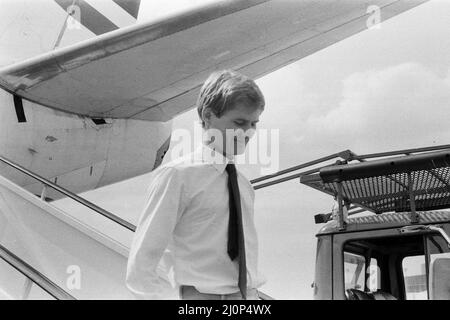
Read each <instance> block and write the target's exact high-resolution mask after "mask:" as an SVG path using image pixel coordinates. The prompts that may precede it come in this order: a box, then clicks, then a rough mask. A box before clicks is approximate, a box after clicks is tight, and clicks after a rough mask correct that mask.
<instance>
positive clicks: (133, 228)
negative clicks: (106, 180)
mask: <svg viewBox="0 0 450 320" xmlns="http://www.w3.org/2000/svg"><path fill="white" fill-rule="evenodd" d="M0 161H2V162H3V163H5V164H7V165H9V166H10V167H13V168H15V169H17V170H19V171H21V172H22V173H24V174H26V175H28V176H29V177H32V178H33V179H35V180H38V181H40V182H41V183H43V184H44V185H46V186H49V187H51V188H53V189H55V190H56V191H58V192H61V193H62V194H64V195H65V196H67V197H69V198H71V199H72V200H75V201H76V202H78V203H80V204H82V205H84V206H86V207H88V208H89V209H91V210H93V211H95V212H97V213H99V214H101V215H102V216H104V217H106V218H108V219H110V220H112V221H114V222H115V223H117V224H119V225H121V226H122V227H124V228H127V229H128V230H131V231H133V232H134V231H136V226H135V225H133V224H131V223H129V222H128V221H126V220H124V219H122V218H120V217H118V216H116V215H115V214H112V213H111V212H108V211H106V210H105V209H103V208H100V207H99V206H96V205H95V204H93V203H92V202H90V201H88V200H86V199H84V198H82V197H80V196H77V195H76V194H74V193H72V192H70V191H69V190H67V189H64V188H63V187H61V186H59V185H57V184H55V183H53V182H51V181H49V180H47V179H45V178H43V177H41V176H40V175H38V174H36V173H34V172H32V171H30V170H28V169H26V168H24V167H22V166H21V165H18V164H17V163H14V162H12V161H11V160H8V159H6V158H4V157H2V156H0Z"/></svg>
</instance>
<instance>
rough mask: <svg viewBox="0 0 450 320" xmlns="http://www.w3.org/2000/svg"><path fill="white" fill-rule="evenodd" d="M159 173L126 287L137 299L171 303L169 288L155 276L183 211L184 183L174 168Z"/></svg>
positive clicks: (135, 241) (133, 251)
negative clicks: (168, 300)
mask: <svg viewBox="0 0 450 320" xmlns="http://www.w3.org/2000/svg"><path fill="white" fill-rule="evenodd" d="M157 170H158V169H157ZM158 171H159V172H157V174H156V175H155V176H154V178H153V179H152V183H151V185H150V187H149V196H148V198H147V199H148V201H147V204H146V207H145V209H144V211H143V213H142V215H141V217H140V219H139V223H138V226H137V229H136V232H135V234H134V237H133V242H132V245H131V248H130V254H129V257H128V264H127V276H126V285H127V287H128V289H129V290H130V291H131V292H132V293H133V294H134V295H135V297H136V298H137V299H152V300H156V299H170V298H172V297H173V292H174V288H173V287H172V285H171V284H170V283H169V282H168V281H167V280H163V279H162V278H161V277H159V276H158V273H157V269H158V264H159V262H160V260H161V258H162V256H163V254H164V251H165V250H166V248H167V246H168V244H169V242H170V240H171V239H172V233H173V231H174V229H175V226H176V224H177V222H178V220H179V218H180V216H181V213H182V211H183V209H184V191H183V180H182V179H181V178H180V173H179V172H178V171H177V169H176V168H173V167H162V168H160V170H158ZM155 173H156V172H155Z"/></svg>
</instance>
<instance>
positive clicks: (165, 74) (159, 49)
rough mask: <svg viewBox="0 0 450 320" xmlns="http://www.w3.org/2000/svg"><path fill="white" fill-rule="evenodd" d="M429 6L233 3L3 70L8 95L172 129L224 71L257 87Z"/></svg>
mask: <svg viewBox="0 0 450 320" xmlns="http://www.w3.org/2000/svg"><path fill="white" fill-rule="evenodd" d="M426 1H427V0H323V1H317V0H303V1H300V0H227V1H217V2H214V3H209V4H208V5H204V6H201V7H197V8H195V9H192V10H189V11H184V12H182V13H178V14H176V15H172V16H169V17H166V18H164V19H160V20H157V21H150V22H146V23H141V24H135V25H132V26H129V27H125V28H123V29H118V30H114V31H111V32H108V33H105V34H103V35H100V36H97V37H95V38H92V39H89V40H86V41H83V42H80V43H77V44H75V45H71V46H69V47H65V48H61V49H56V50H54V51H51V52H49V53H46V54H43V55H40V56H38V57H35V58H32V59H28V60H25V61H23V62H19V63H16V64H14V65H10V66H7V67H4V68H2V69H1V70H0V86H1V87H3V88H5V89H6V90H8V91H10V92H13V93H15V94H17V95H20V96H22V97H23V98H25V99H28V100H31V101H34V102H37V103H40V104H42V105H45V106H47V107H50V108H54V109H58V110H63V111H66V112H71V113H75V114H80V115H85V116H90V117H101V118H132V119H142V120H149V121H167V120H169V119H171V118H173V117H174V116H175V115H177V114H179V113H182V112H183V111H186V110H188V109H190V108H191V107H192V106H193V105H194V104H195V101H196V97H197V95H198V91H199V87H200V86H201V84H202V82H203V81H204V80H205V79H206V77H207V76H208V75H209V74H210V73H211V72H212V71H214V70H217V69H224V68H232V69H234V70H237V71H239V72H242V73H244V74H246V75H248V76H251V77H253V78H258V77H261V76H263V75H265V74H267V73H270V72H272V71H275V70H276V69H279V68H280V67H282V66H284V65H286V64H289V63H291V62H294V61H296V60H298V59H301V58H303V57H305V56H307V55H310V54H312V53H314V52H316V51H318V50H321V49H323V48H325V47H327V46H329V45H331V44H333V43H335V42H338V41H340V40H343V39H345V38H347V37H349V36H351V35H353V34H355V33H358V32H360V31H363V30H365V29H367V21H368V20H369V19H370V17H371V16H372V15H373V12H371V11H368V8H369V7H370V8H374V7H373V6H374V5H375V6H378V7H379V8H380V10H381V12H380V15H381V16H380V17H381V21H385V20H386V19H388V18H390V17H393V16H395V15H397V14H400V13H402V12H404V11H406V10H408V9H410V8H412V7H415V6H417V5H419V4H421V3H423V2H426Z"/></svg>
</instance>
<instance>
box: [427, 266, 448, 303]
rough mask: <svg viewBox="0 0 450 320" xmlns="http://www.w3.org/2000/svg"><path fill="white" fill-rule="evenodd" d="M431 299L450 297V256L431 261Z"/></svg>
mask: <svg viewBox="0 0 450 320" xmlns="http://www.w3.org/2000/svg"><path fill="white" fill-rule="evenodd" d="M430 299H431V300H449V299H450V258H438V259H436V260H434V261H433V262H432V263H431V266H430Z"/></svg>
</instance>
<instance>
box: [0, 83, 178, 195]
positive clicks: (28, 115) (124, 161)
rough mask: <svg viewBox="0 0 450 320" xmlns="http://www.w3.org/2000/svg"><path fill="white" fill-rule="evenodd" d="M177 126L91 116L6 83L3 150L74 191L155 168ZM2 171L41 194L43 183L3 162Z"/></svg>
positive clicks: (0, 101)
mask: <svg viewBox="0 0 450 320" xmlns="http://www.w3.org/2000/svg"><path fill="white" fill-rule="evenodd" d="M19 100H20V101H19ZM20 102H21V103H20ZM21 108H22V109H21ZM171 127H172V126H171V121H168V122H157V121H141V120H130V119H91V118H89V117H83V116H79V115H75V114H70V113H66V112H61V111H57V110H54V109H50V108H46V107H43V106H42V105H39V104H36V103H33V102H30V101H27V100H25V99H20V97H17V98H16V101H14V95H13V94H11V93H9V92H7V91H4V90H1V89H0V155H1V156H3V157H6V158H8V159H10V160H12V161H13V162H16V163H18V164H20V165H22V166H24V167H26V168H28V169H29V170H31V171H33V172H36V173H37V174H39V175H41V176H43V177H45V178H47V179H50V180H51V181H53V182H56V183H57V184H58V185H61V186H63V187H65V188H67V189H69V190H70V191H72V192H83V191H86V190H91V189H95V188H98V187H100V186H105V185H108V184H111V183H114V182H118V181H122V180H125V179H128V178H131V177H134V176H138V175H141V174H144V173H147V172H150V171H152V170H153V169H154V168H155V167H157V166H158V165H159V164H160V163H161V161H162V158H163V156H164V153H165V151H167V149H168V147H169V141H170V134H171ZM0 174H1V175H4V176H5V177H6V178H8V179H10V180H13V181H14V182H16V183H18V184H19V185H21V186H24V187H26V189H27V190H29V191H31V192H33V193H35V194H38V195H39V194H41V191H42V184H40V183H38V182H36V181H35V180H33V179H32V178H30V177H27V176H26V175H24V174H22V173H19V172H18V171H17V170H14V169H12V168H9V167H7V166H6V165H5V164H3V163H0ZM46 196H47V197H48V198H51V199H57V198H59V197H61V195H59V194H56V193H55V192H51V191H48V192H47V194H46Z"/></svg>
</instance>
